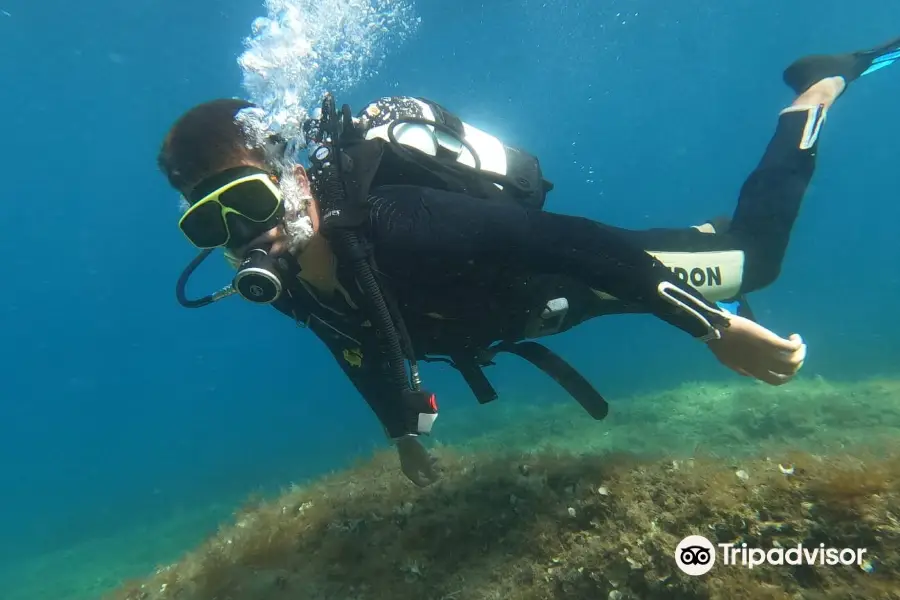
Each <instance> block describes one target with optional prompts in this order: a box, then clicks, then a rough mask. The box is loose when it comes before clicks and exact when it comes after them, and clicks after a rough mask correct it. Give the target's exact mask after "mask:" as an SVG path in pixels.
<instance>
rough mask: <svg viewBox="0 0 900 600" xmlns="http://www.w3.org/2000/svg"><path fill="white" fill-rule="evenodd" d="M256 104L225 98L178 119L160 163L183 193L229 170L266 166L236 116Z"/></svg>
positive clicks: (166, 142) (264, 160) (262, 150)
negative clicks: (248, 166)
mask: <svg viewBox="0 0 900 600" xmlns="http://www.w3.org/2000/svg"><path fill="white" fill-rule="evenodd" d="M252 107H254V105H253V104H252V103H251V102H247V101H246V100H238V99H231V98H225V99H220V100H212V101H210V102H205V103H203V104H198V105H197V106H195V107H194V108H192V109H190V110H189V111H187V112H186V113H184V114H183V115H182V116H181V118H179V119H178V120H177V121H176V122H175V124H174V125H172V128H171V129H170V130H169V133H168V134H167V135H166V138H165V140H164V141H163V144H162V148H160V151H159V156H158V157H157V163H158V164H159V168H160V170H161V171H162V172H163V174H165V176H166V178H168V180H169V184H170V185H171V186H172V187H173V188H175V189H176V190H179V191H181V192H182V193H186V192H188V191H189V190H188V188H191V187H193V186H196V185H197V184H198V183H200V182H201V181H203V180H204V179H206V178H208V177H210V176H212V175H215V174H216V173H220V172H222V171H224V170H226V169H231V168H233V167H240V166H247V165H250V166H258V167H260V168H264V167H265V165H266V154H265V150H264V149H263V148H260V147H254V145H253V144H250V143H249V140H248V139H247V136H246V133H245V131H244V129H243V128H242V126H241V124H240V123H239V122H238V121H237V120H236V117H237V114H238V113H239V112H240V111H241V110H244V109H246V108H252Z"/></svg>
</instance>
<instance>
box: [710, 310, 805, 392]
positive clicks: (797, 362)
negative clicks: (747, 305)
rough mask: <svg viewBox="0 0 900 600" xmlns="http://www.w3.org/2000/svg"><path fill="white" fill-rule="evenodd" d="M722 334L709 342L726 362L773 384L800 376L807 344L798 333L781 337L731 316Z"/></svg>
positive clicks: (760, 326) (730, 367)
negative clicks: (786, 337)
mask: <svg viewBox="0 0 900 600" xmlns="http://www.w3.org/2000/svg"><path fill="white" fill-rule="evenodd" d="M728 321H729V327H723V328H722V329H721V330H720V332H721V334H722V337H721V338H720V339H717V340H711V341H709V342H707V345H708V346H709V349H710V350H712V352H713V354H715V355H716V358H717V359H719V362H721V363H722V364H723V365H725V366H726V367H728V368H729V369H732V370H733V371H736V372H738V373H740V374H741V375H745V376H748V377H754V378H756V379H759V380H761V381H765V382H766V383H769V384H771V385H782V384H784V383H787V382H788V381H790V380H791V379H793V378H794V376H795V375H797V372H798V371H800V368H801V367H802V366H803V361H804V360H806V344H804V343H803V340H802V339H801V338H800V336H799V335H797V334H796V333H794V334H791V336H790V337H789V338H788V339H784V338H782V337H779V336H777V335H775V334H774V333H772V332H771V331H769V330H768V329H766V328H765V327H763V326H762V325H759V324H757V323H754V322H753V321H751V320H749V319H745V318H744V317H739V316H737V315H729V317H728Z"/></svg>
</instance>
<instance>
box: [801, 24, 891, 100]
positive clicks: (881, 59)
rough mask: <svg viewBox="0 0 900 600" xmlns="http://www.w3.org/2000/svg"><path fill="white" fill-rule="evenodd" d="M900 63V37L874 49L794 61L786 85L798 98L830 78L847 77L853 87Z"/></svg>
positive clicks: (812, 56)
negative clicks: (866, 78)
mask: <svg viewBox="0 0 900 600" xmlns="http://www.w3.org/2000/svg"><path fill="white" fill-rule="evenodd" d="M898 60H900V37H898V38H895V39H893V40H891V41H889V42H887V43H886V44H883V45H881V46H879V47H877V48H872V49H871V50H860V51H859V52H851V53H849V54H816V55H811V56H804V57H803V58H800V59H798V60H796V61H794V63H793V64H791V66H789V67H788V68H787V69H785V70H784V82H785V83H786V84H788V86H790V88H791V89H792V90H794V91H795V92H796V93H797V95H800V94H802V93H803V92H805V91H806V90H808V89H809V88H810V87H812V86H813V84H815V83H818V82H819V81H822V80H823V79H826V78H828V77H843V78H844V81H845V82H846V83H847V84H848V85H849V84H850V83H851V82H853V81H855V80H857V79H859V78H860V77H862V76H863V75H868V74H869V73H874V72H875V71H878V70H880V69H883V68H885V67H889V66H890V65H892V64H893V63H894V62H896V61H898Z"/></svg>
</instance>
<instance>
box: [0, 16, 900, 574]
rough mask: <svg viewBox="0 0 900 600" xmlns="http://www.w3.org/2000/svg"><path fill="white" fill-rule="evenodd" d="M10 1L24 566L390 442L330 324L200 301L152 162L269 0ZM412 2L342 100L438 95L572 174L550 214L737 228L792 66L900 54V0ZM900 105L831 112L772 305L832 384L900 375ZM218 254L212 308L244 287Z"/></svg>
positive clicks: (6, 355)
mask: <svg viewBox="0 0 900 600" xmlns="http://www.w3.org/2000/svg"><path fill="white" fill-rule="evenodd" d="M0 9H2V10H3V11H4V12H3V13H0V109H2V114H3V116H4V118H3V127H2V132H3V133H2V146H0V148H2V149H0V152H2V164H3V173H4V185H3V192H2V194H3V199H2V203H0V206H2V211H3V214H2V219H0V240H2V248H3V251H4V256H3V261H2V264H3V267H2V273H3V280H4V282H5V285H4V292H5V293H3V294H2V295H0V342H2V346H0V347H2V350H0V351H2V352H3V361H2V364H3V377H2V387H0V395H2V399H0V410H2V412H0V460H2V466H3V470H2V475H3V484H2V485H3V489H2V494H0V515H2V516H0V519H2V523H0V528H2V529H0V531H2V532H3V543H2V544H0V553H2V555H0V560H8V559H12V558H14V557H21V556H23V555H29V554H38V553H41V552H45V551H47V550H49V549H53V548H59V547H63V546H66V545H69V544H72V543H74V542H76V541H78V540H81V539H85V538H89V537H93V536H97V535H102V534H105V533H110V532H114V531H115V530H117V529H119V528H123V527H129V526H131V525H132V524H134V523H135V522H136V521H149V520H152V519H154V518H158V517H162V516H165V515H167V514H169V513H171V512H172V511H175V510H179V509H183V508H189V507H192V506H201V505H203V503H207V502H210V501H213V500H216V499H222V498H231V497H235V496H240V495H243V494H245V493H248V492H250V491H252V490H253V489H255V488H257V487H271V486H277V485H279V484H283V483H285V482H287V481H289V480H291V479H298V478H301V477H303V476H307V475H312V474H315V473H317V472H321V471H322V470H324V469H330V468H335V467H339V466H340V465H342V464H345V462H346V461H347V460H348V459H349V458H350V457H352V456H354V455H357V454H359V453H363V452H367V451H368V450H369V449H370V448H371V447H373V445H377V444H380V443H382V437H381V431H380V428H379V427H378V424H377V422H376V420H375V418H374V417H373V416H372V415H371V414H370V413H369V411H368V409H367V408H366V406H365V404H364V403H363V401H362V400H361V399H360V398H358V397H357V396H356V394H355V392H354V390H353V389H352V387H351V386H350V385H349V383H348V382H346V381H345V380H344V379H343V376H342V375H341V373H340V371H339V369H338V368H337V367H336V365H335V364H333V361H332V359H331V358H330V357H329V356H327V355H326V353H325V352H324V349H323V348H322V347H321V346H320V344H319V342H318V341H316V340H314V339H313V337H312V336H311V335H310V334H308V333H306V332H304V331H302V330H300V329H297V328H296V327H295V326H294V325H293V324H292V323H291V322H290V321H288V320H286V319H285V318H283V317H282V316H281V315H279V314H277V313H275V312H274V311H271V310H268V309H263V308H259V307H254V306H249V305H248V304H247V303H243V302H240V301H238V300H232V301H229V302H225V303H223V304H221V305H217V306H215V307H213V308H210V309H207V310H201V311H187V310H184V309H182V308H180V307H179V306H178V305H177V304H176V302H175V298H174V293H173V288H174V282H175V279H176V277H177V276H178V274H179V273H180V271H181V269H182V267H183V265H184V264H185V263H186V262H187V261H188V260H189V259H190V258H191V257H192V249H191V247H189V245H188V244H187V243H186V242H185V241H184V239H183V237H182V235H181V233H180V232H179V231H178V230H177V228H176V226H175V225H176V220H177V217H178V211H177V197H176V196H175V194H174V193H173V192H172V191H171V190H170V189H169V188H168V187H167V185H166V182H165V180H164V178H163V177H162V176H161V175H160V174H159V172H158V171H157V169H156V165H155V158H156V153H157V150H158V147H159V144H160V142H161V140H162V137H163V135H164V133H165V131H166V129H167V128H168V127H169V126H170V125H171V123H172V122H173V121H174V119H176V118H177V117H178V115H180V114H181V113H182V112H183V111H184V110H186V109H187V108H189V107H190V106H192V105H193V104H196V103H198V102H202V101H205V100H209V99H212V98H216V97H222V96H236V95H241V94H242V89H241V73H240V70H239V68H238V65H237V63H236V58H237V56H238V55H239V54H240V53H241V51H242V46H241V43H242V40H243V39H244V38H245V37H246V36H247V35H249V24H250V23H251V21H252V20H253V18H255V17H256V16H259V15H261V14H263V13H264V11H263V8H262V6H261V4H260V3H258V2H255V1H249V0H241V1H238V0H191V1H190V2H175V1H172V0H152V1H151V0H133V1H131V2H113V1H111V0H96V1H93V2H84V3H73V2H69V1H65V2H63V1H62V0H45V1H38V0H28V1H27V2H26V1H25V0H0ZM416 10H417V13H418V14H419V16H421V18H422V23H421V26H420V27H419V30H418V32H417V33H416V35H415V36H414V37H413V38H412V39H410V40H409V41H408V42H407V43H406V44H405V45H403V46H401V47H400V48H397V49H394V50H393V51H392V52H391V53H390V54H389V56H388V57H387V60H386V62H385V64H384V66H383V68H382V69H381V72H380V73H379V74H378V75H377V76H376V77H373V78H371V79H369V80H367V81H365V82H364V83H363V84H361V85H359V86H357V87H355V88H353V89H351V90H347V91H345V92H343V93H342V95H341V97H340V98H339V100H340V101H342V102H349V103H350V104H351V105H353V106H357V107H358V106H360V105H361V104H362V103H364V102H367V101H368V100H370V99H373V98H376V97H378V96H382V95H391V94H404V95H424V96H428V97H431V98H433V99H435V100H437V101H439V102H440V103H442V104H443V105H445V106H447V107H448V108H450V109H451V110H453V111H455V112H456V113H457V114H459V115H461V116H462V117H463V118H464V119H465V120H467V121H468V122H470V123H472V124H474V125H476V126H479V127H482V128H484V129H487V130H489V131H491V132H492V133H494V134H495V135H497V136H499V137H501V138H502V139H504V140H505V141H507V142H508V143H510V144H514V145H519V146H522V147H524V148H527V149H529V150H530V151H532V152H534V153H536V154H538V155H539V156H540V157H541V160H542V164H543V166H544V170H545V173H546V175H547V176H548V177H549V178H550V179H552V180H553V181H554V182H556V184H557V187H556V190H555V191H554V192H553V193H552V195H551V197H550V200H549V202H548V208H549V209H551V210H556V211H561V212H570V213H578V214H582V215H585V216H589V217H593V218H596V219H599V220H602V221H605V222H608V223H612V224H616V225H620V226H625V227H635V228H640V227H651V226H684V225H690V224H694V223H699V222H702V221H703V220H704V219H706V218H709V217H712V216H715V215H718V214H723V213H730V211H731V210H732V208H733V206H734V202H735V198H736V195H737V192H738V189H739V187H740V185H741V183H742V181H743V178H744V177H745V176H746V174H747V173H749V171H750V170H751V169H752V168H753V166H754V165H755V162H756V160H757V159H758V157H759V156H760V154H761V152H762V150H763V148H764V146H765V144H766V143H767V141H768V138H769V136H770V135H771V132H772V130H773V127H774V124H775V121H776V118H777V114H778V111H779V110H780V109H781V108H783V107H784V106H786V105H787V104H788V103H789V102H790V101H791V96H790V92H789V90H788V89H787V88H786V87H785V86H784V85H783V84H782V83H781V70H782V69H783V68H784V67H785V66H786V65H787V64H788V63H789V62H790V61H792V60H793V59H794V58H796V57H797V56H799V55H801V54H804V53H810V52H833V51H847V50H852V49H857V48H863V47H867V46H871V45H874V44H876V43H880V42H882V41H885V40H886V39H888V38H891V37H894V36H897V35H900V6H898V5H896V4H895V3H890V2H883V1H878V0H857V1H855V2H853V3H848V2H837V1H835V0H815V1H814V0H796V1H795V2H791V3H785V2H780V1H776V0H732V1H731V2H727V3H723V2H712V1H710V0H705V1H702V2H701V1H700V0H682V1H681V2H662V1H660V0H629V1H624V0H616V1H612V2H597V1H596V0H569V1H566V2H563V1H550V0H548V1H546V2H545V1H540V0H538V1H535V0H518V1H509V0H491V1H490V2H484V3H482V2H473V1H469V0H466V1H463V2H438V1H436V0H431V1H426V0H419V2H418V3H417V4H416ZM898 96H900V69H896V71H895V69H887V70H883V71H880V72H878V73H875V74H872V75H871V76H870V77H866V78H865V79H864V80H863V81H861V82H860V83H859V84H858V85H854V86H853V87H852V88H851V89H850V91H849V93H848V94H847V95H846V96H845V97H844V98H842V99H841V100H840V101H839V103H838V104H837V106H836V107H835V109H834V110H833V111H832V112H831V113H830V114H829V120H828V123H827V125H826V128H825V130H824V134H823V139H822V143H821V153H820V161H819V169H818V172H817V174H816V177H815V180H814V184H813V186H812V188H811V190H810V193H809V194H808V196H807V200H806V203H805V205H804V208H803V211H802V214H801V216H800V219H799V220H798V222H797V226H796V229H795V233H794V237H793V240H792V244H791V247H790V250H789V253H788V257H787V260H786V263H785V266H784V270H783V272H782V275H781V278H780V279H779V280H778V281H777V282H776V283H775V284H774V285H773V286H772V287H770V288H769V289H767V290H765V291H764V292H761V293H758V294H755V295H754V298H753V299H754V308H755V310H756V312H757V314H758V316H759V317H760V318H761V319H762V320H763V322H764V324H766V325H767V326H768V327H770V328H772V329H774V330H775V331H777V332H779V333H782V334H785V335H786V334H787V333H789V332H790V331H794V330H796V331H799V332H801V333H802V334H803V335H804V337H805V338H806V339H807V341H808V342H809V345H810V354H809V360H808V363H807V366H806V371H807V372H808V373H809V374H821V375H823V376H825V377H828V378H833V379H840V378H857V377H866V376H870V375H874V374H878V373H886V372H888V371H889V370H890V369H891V368H892V367H893V368H894V369H895V365H896V364H897V360H898V354H900V347H898V344H897V341H896V337H895V336H896V335H897V333H898V332H900V320H898V317H897V312H896V306H897V302H896V298H897V297H898V294H900V274H898V267H897V265H898V261H897V259H898V252H897V246H896V227H897V223H898V222H900V203H898V200H900V198H898V196H897V190H898V183H900V182H898V177H900V175H898V169H897V167H896V165H897V155H896V152H897V150H896V139H898V137H900V114H898V113H897V112H896V110H895V108H894V107H895V106H896V104H897V98H898ZM210 262H212V263H213V264H214V266H210V267H207V268H206V269H205V270H204V272H203V273H202V274H201V275H200V276H199V277H197V280H196V281H195V282H193V286H194V289H204V287H207V288H213V287H218V286H219V285H221V284H222V283H224V281H226V279H227V277H228V272H227V270H226V268H225V266H224V264H222V263H220V261H210ZM551 345H552V347H554V348H555V349H557V350H559V351H561V352H563V353H564V354H565V356H567V357H568V358H570V359H571V361H572V362H573V364H575V365H576V366H578V367H579V368H581V369H582V370H583V371H584V372H585V373H586V374H587V375H588V376H589V377H590V378H591V379H592V380H593V381H595V382H596V383H597V384H598V386H599V387H601V389H603V390H604V391H605V392H606V393H607V394H608V395H609V396H610V397H612V398H613V399H615V398H616V397H624V396H627V395H629V394H632V393H635V392H640V391H642V390H648V389H658V388H662V387H666V386H669V385H673V384H675V383H679V382H682V381H686V380H699V379H726V378H728V377H730V375H729V374H728V372H727V371H726V370H724V369H722V368H721V367H720V366H718V365H717V364H716V363H715V362H714V360H713V359H712V358H711V357H710V356H708V355H707V354H706V352H705V351H704V350H703V348H702V347H701V346H700V345H698V344H695V343H692V342H691V341H690V340H688V339H686V338H685V336H684V334H682V333H680V332H678V331H675V330H673V329H672V328H670V327H669V326H667V325H664V324H661V323H659V322H657V321H656V320H655V319H653V318H652V317H647V316H629V317H611V318H606V319H602V320H599V321H595V322H592V323H589V324H588V325H586V326H584V327H582V328H580V329H579V330H577V331H573V332H570V333H569V334H566V335H564V336H561V337H560V338H558V339H554V340H552V342H551ZM426 374H427V375H428V376H429V377H430V378H431V379H430V381H431V385H432V387H434V388H437V389H438V390H439V391H440V393H441V396H442V398H443V399H444V403H443V409H444V411H452V410H454V409H455V408H457V407H462V406H470V405H472V404H474V400H472V399H471V396H470V395H469V393H468V391H467V390H466V389H465V388H464V387H463V385H462V384H461V382H460V381H459V380H458V379H457V378H456V377H455V376H454V375H455V374H454V373H448V372H446V371H444V370H442V369H437V368H428V369H427V370H426ZM491 376H492V378H493V379H494V380H495V381H496V382H497V384H498V387H499V388H500V390H501V392H502V393H504V392H505V393H506V395H507V396H510V397H511V398H509V399H508V400H507V401H513V400H514V399H515V398H514V397H515V396H516V395H518V396H519V399H520V400H521V399H522V398H523V397H527V396H526V392H525V390H531V389H533V390H536V391H534V392H533V394H534V395H536V396H540V395H542V394H543V395H546V396H550V395H552V394H556V392H555V390H554V388H553V387H552V386H551V385H550V384H549V383H548V382H546V381H545V380H544V379H542V378H541V377H539V376H538V375H537V374H535V373H534V372H533V371H531V370H530V369H527V368H525V367H521V366H520V365H519V364H517V363H516V362H515V360H513V359H508V360H507V359H504V360H502V361H501V368H500V369H495V370H494V372H493V373H491ZM529 393H532V392H529ZM556 395H558V394H556ZM501 401H502V400H501ZM486 409H489V407H486ZM439 423H440V421H439Z"/></svg>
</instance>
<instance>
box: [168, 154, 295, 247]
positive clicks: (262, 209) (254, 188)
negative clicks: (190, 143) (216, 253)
mask: <svg viewBox="0 0 900 600" xmlns="http://www.w3.org/2000/svg"><path fill="white" fill-rule="evenodd" d="M187 199H188V201H189V202H190V203H191V207H190V208H189V209H188V210H187V211H186V212H185V213H184V215H182V217H181V220H179V221H178V227H179V229H181V231H182V233H184V235H185V237H187V239H188V241H190V242H191V243H192V244H193V245H194V246H196V247H198V248H201V249H208V248H217V247H220V246H227V245H230V246H238V245H241V244H245V243H247V242H249V241H250V240H252V239H254V238H255V237H257V236H258V235H260V234H261V233H263V232H265V231H266V230H268V229H271V228H272V227H274V226H275V225H277V224H278V221H279V220H280V218H281V217H282V216H283V214H284V203H283V201H282V194H281V190H280V189H279V188H278V186H277V185H276V183H275V182H274V181H273V179H272V178H271V176H270V175H269V174H268V173H266V172H265V171H263V170H261V169H256V168H253V167H237V168H234V169H228V170H226V171H223V172H221V173H219V174H217V175H214V176H213V177H210V178H209V179H206V180H204V181H202V182H201V183H200V184H199V185H198V186H197V187H195V188H194V189H193V190H192V191H191V192H190V194H189V195H188V198H187Z"/></svg>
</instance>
